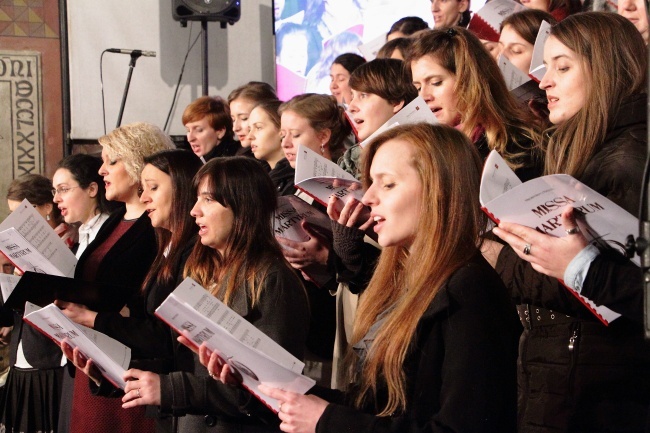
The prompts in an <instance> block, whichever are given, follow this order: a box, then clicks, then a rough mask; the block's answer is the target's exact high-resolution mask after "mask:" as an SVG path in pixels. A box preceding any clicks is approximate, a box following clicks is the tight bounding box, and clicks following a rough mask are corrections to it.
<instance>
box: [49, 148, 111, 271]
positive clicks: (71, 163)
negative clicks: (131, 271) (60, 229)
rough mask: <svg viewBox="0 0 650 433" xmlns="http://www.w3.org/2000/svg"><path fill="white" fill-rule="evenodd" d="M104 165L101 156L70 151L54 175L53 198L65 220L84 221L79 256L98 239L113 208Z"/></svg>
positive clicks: (81, 227) (78, 222) (80, 233)
mask: <svg viewBox="0 0 650 433" xmlns="http://www.w3.org/2000/svg"><path fill="white" fill-rule="evenodd" d="M101 165H102V161H101V159H99V158H97V157H94V156H91V155H85V154H81V153H79V154H75V155H70V156H68V157H66V158H64V159H63V160H61V162H60V163H59V166H58V168H57V170H56V172H54V176H53V177H52V184H53V185H54V189H52V195H53V196H54V200H53V201H54V203H56V205H57V208H58V209H59V211H60V212H61V216H62V217H63V219H64V221H65V222H66V223H68V224H81V225H80V226H79V246H78V247H77V251H76V252H75V255H76V256H77V258H79V257H81V254H83V252H84V250H85V249H86V247H87V246H88V244H89V243H91V242H92V241H93V239H95V236H97V233H98V232H99V229H100V228H101V227H102V225H103V224H104V223H105V222H106V220H107V219H108V216H109V214H110V211H111V205H110V204H109V202H108V201H107V200H106V188H105V186H104V180H103V179H102V177H101V176H100V175H99V167H101Z"/></svg>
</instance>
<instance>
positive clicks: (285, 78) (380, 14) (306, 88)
mask: <svg viewBox="0 0 650 433" xmlns="http://www.w3.org/2000/svg"><path fill="white" fill-rule="evenodd" d="M405 3H409V5H405ZM411 3H412V4H411ZM273 6H274V14H275V31H276V35H275V43H276V74H277V75H276V77H277V91H278V96H279V97H280V99H282V100H288V99H290V98H291V97H292V96H294V95H297V94H300V93H305V92H315V93H329V83H330V77H329V74H330V66H331V65H332V62H333V61H334V59H335V58H336V57H337V56H338V55H339V54H343V53H355V54H359V55H361V52H360V51H359V48H358V47H359V45H361V44H365V43H368V42H370V41H372V40H373V39H376V38H377V37H380V35H382V34H383V35H385V34H386V32H387V31H388V30H389V29H390V26H391V25H392V24H393V23H394V22H395V21H397V20H398V19H400V18H402V17H405V16H419V17H421V18H423V19H424V20H425V21H427V22H428V23H429V24H432V21H433V18H432V16H431V3H430V2H429V1H426V0H423V1H417V2H404V1H401V0H373V1H370V0H275V1H274V5H273Z"/></svg>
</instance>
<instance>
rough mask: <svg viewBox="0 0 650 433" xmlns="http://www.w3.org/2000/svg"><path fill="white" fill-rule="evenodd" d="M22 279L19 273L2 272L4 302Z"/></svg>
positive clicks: (0, 281)
mask: <svg viewBox="0 0 650 433" xmlns="http://www.w3.org/2000/svg"><path fill="white" fill-rule="evenodd" d="M18 281H20V277H19V276H18V275H9V274H0V291H1V292H2V303H3V304H4V303H5V302H7V299H9V295H11V293H12V292H13V291H14V289H15V288H16V285H17V284H18Z"/></svg>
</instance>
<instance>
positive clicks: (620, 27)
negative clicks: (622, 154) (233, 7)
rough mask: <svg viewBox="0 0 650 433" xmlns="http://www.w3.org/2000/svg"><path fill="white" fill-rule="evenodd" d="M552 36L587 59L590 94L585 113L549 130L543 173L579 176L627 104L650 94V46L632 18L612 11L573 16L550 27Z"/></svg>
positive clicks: (580, 56) (585, 64)
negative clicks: (649, 47) (649, 82)
mask: <svg viewBox="0 0 650 433" xmlns="http://www.w3.org/2000/svg"><path fill="white" fill-rule="evenodd" d="M551 36H553V37H555V38H557V40H558V41H559V42H561V43H562V44H563V45H565V46H566V47H567V48H569V49H570V50H572V51H574V52H575V53H576V54H577V55H578V57H579V58H581V59H582V60H583V61H584V67H583V70H584V74H585V77H586V86H588V89H589V94H588V96H587V100H586V102H585V105H584V107H582V108H581V109H580V111H578V112H577V113H576V114H575V115H574V116H573V117H571V118H570V119H568V120H566V121H565V122H563V123H562V124H560V125H557V126H555V127H552V128H551V129H549V130H548V133H549V134H551V133H552V136H551V137H550V139H549V141H548V147H547V151H546V166H545V169H544V171H545V173H546V174H554V173H566V174H570V175H571V176H573V177H577V178H580V176H581V175H582V174H583V172H584V170H585V168H586V167H587V164H588V163H589V162H590V161H591V157H592V156H593V155H594V154H596V152H597V151H598V148H599V147H600V146H601V145H602V143H603V141H604V140H605V136H606V135H607V131H608V130H609V128H611V126H612V123H613V121H614V120H615V119H616V117H617V115H618V111H619V109H620V108H621V104H622V103H623V100H624V99H625V98H628V97H630V96H632V95H636V94H642V93H646V92H647V90H646V89H647V76H648V58H647V52H646V46H645V43H644V42H643V38H642V37H641V34H640V33H639V31H638V30H636V28H635V27H634V25H633V24H632V23H631V22H630V21H629V20H627V19H626V18H623V17H622V16H620V15H618V14H615V13H611V12H585V13H580V14H576V15H571V16H570V17H568V18H566V19H565V20H564V21H561V22H560V23H558V24H556V25H555V26H553V27H552V28H551Z"/></svg>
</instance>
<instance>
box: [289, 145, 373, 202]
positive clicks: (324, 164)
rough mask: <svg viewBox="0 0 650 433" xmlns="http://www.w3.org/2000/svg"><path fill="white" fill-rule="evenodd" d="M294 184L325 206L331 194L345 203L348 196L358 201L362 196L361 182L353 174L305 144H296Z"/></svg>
mask: <svg viewBox="0 0 650 433" xmlns="http://www.w3.org/2000/svg"><path fill="white" fill-rule="evenodd" d="M294 184H295V186H296V188H298V189H299V190H301V191H303V192H305V193H306V194H307V195H309V196H311V197H313V198H314V199H315V200H316V201H317V202H319V203H320V204H322V205H323V206H327V202H328V201H329V198H330V196H331V195H335V196H336V197H338V198H340V199H341V200H342V202H343V203H347V201H348V200H349V197H354V198H355V199H357V200H359V201H361V198H362V197H363V191H362V190H361V183H360V182H359V181H358V180H356V179H355V178H354V176H352V175H351V174H350V173H348V172H346V171H345V170H343V169H342V168H341V167H339V166H338V165H336V164H335V163H333V162H332V161H330V160H329V159H327V158H323V156H321V155H319V154H318V153H316V152H314V151H313V150H311V149H309V148H307V147H305V146H298V153H297V154H296V174H295V178H294ZM340 207H341V208H342V207H343V204H340Z"/></svg>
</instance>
